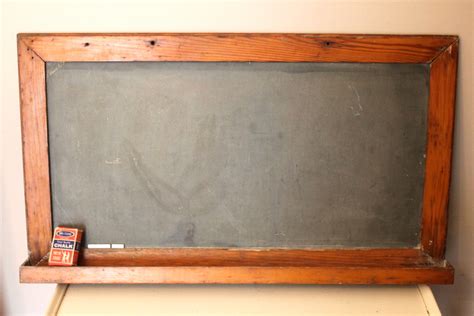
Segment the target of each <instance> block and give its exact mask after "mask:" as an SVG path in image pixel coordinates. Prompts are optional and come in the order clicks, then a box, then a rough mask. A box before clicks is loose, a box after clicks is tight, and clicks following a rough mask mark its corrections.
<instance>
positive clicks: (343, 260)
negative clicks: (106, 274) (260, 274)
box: [38, 248, 433, 267]
mask: <svg viewBox="0 0 474 316" xmlns="http://www.w3.org/2000/svg"><path fill="white" fill-rule="evenodd" d="M432 264H433V260H432V259H431V258H430V257H429V256H426V255H424V254H423V253H422V252H421V251H420V250H419V249H337V250H335V249H326V250H309V249H305V250H302V249H263V250H262V249H261V250H258V249H236V248H230V249H215V248H161V249H150V248H127V249H84V250H83V251H82V253H81V258H80V260H79V265H82V266H102V267H110V266H120V265H121V266H124V265H126V266H142V267H147V266H294V267H296V266H298V267H301V266H334V265H337V266H339V267H344V266H346V267H349V266H352V265H358V266H365V267H371V266H381V265H386V266H399V267H403V266H413V265H417V266H422V265H425V266H429V265H432ZM38 265H47V260H45V261H44V262H43V263H41V262H40V263H39V264H38Z"/></svg>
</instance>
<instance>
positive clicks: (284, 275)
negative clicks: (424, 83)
mask: <svg viewBox="0 0 474 316" xmlns="http://www.w3.org/2000/svg"><path fill="white" fill-rule="evenodd" d="M458 42H459V40H458V38H457V37H456V36H395V35H315V34H20V35H19V36H18V58H19V74H20V98H21V121H22V133H23V157H24V177H25V199H26V217H27V228H28V250H29V258H28V260H27V261H26V262H25V263H24V264H23V265H22V266H21V268H20V280H21V282H52V283H262V284H269V283H286V284H295V283H299V284H412V283H441V284H443V283H444V284H446V283H452V282H453V277H454V270H453V267H452V266H451V265H450V264H449V263H447V262H446V261H445V260H444V252H445V244H446V227H447V205H448V193H449V183H450V174H451V153H452V137H453V116H454V103H455V90H456V89H455V88H456V72H457V53H458ZM72 61H84V62H85V61H256V62H257V61H258V62H268V61H273V62H290V61H291V62H358V63H425V64H429V65H430V84H429V88H430V93H429V110H428V112H429V114H428V145H427V158H426V173H425V184H424V198H423V211H422V232H421V244H420V246H419V247H417V248H414V249H341V250H332V249H327V250H318V249H301V250H288V249H286V250H285V249H260V250H259V249H214V248H211V249H206V248H204V249H201V248H179V249H124V250H119V249H114V250H88V249H86V250H85V251H84V253H83V256H82V258H81V260H80V266H78V267H71V268H63V267H48V266H47V264H46V255H47V253H48V251H49V246H50V240H51V237H52V220H51V196H50V195H51V193H50V178H49V157H48V131H47V112H46V106H47V102H46V83H45V63H46V62H72Z"/></svg>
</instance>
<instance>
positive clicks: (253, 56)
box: [20, 33, 455, 63]
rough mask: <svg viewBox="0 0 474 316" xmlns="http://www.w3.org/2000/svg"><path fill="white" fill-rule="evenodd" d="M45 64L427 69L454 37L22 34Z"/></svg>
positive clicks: (27, 43) (22, 38)
mask: <svg viewBox="0 0 474 316" xmlns="http://www.w3.org/2000/svg"><path fill="white" fill-rule="evenodd" d="M20 38H21V40H22V41H24V42H25V43H26V45H28V46H29V47H30V48H31V49H33V50H34V51H35V52H36V53H37V54H38V55H39V56H41V58H43V59H44V60H45V61H54V62H70V61H260V62H269V61H274V62H361V63H427V62H430V61H431V60H433V58H434V57H435V56H437V55H438V54H439V53H440V52H441V51H442V50H443V49H444V48H446V47H447V46H449V45H450V44H451V43H452V42H453V41H454V40H455V38H454V37H452V36H397V35H341V34H339V35H335V34H320V35H318V34H186V33H183V34H21V35H20Z"/></svg>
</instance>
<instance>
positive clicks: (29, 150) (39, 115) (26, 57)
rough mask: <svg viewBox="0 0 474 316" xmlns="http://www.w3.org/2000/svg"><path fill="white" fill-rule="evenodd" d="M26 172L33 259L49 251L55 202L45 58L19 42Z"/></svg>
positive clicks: (24, 170) (28, 224)
mask: <svg viewBox="0 0 474 316" xmlns="http://www.w3.org/2000/svg"><path fill="white" fill-rule="evenodd" d="M18 66H19V77H20V101H21V129H22V138H23V172H24V181H25V201H26V220H27V231H28V250H29V253H30V260H31V261H33V262H35V261H38V260H39V259H41V257H42V256H44V254H46V253H47V252H48V251H49V246H50V242H51V234H52V227H51V201H50V182H49V181H50V180H49V158H48V130H47V121H46V83H45V63H44V61H43V60H42V59H41V58H40V57H39V56H38V55H37V54H36V53H35V52H34V51H32V50H31V49H30V48H28V47H27V46H26V45H25V44H24V43H23V42H22V41H18Z"/></svg>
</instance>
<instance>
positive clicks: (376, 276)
mask: <svg viewBox="0 0 474 316" xmlns="http://www.w3.org/2000/svg"><path fill="white" fill-rule="evenodd" d="M20 280H21V282H29V283H127V284H140V283H141V284H143V283H163V284H198V283H199V284H450V283H452V282H453V269H452V267H451V266H449V265H447V266H431V267H425V266H421V267H418V266H413V267H384V266H376V267H370V268H369V267H358V266H352V267H337V266H335V267H243V266H239V267H206V266H200V267H187V266H181V267H30V266H23V267H21V269H20Z"/></svg>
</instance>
